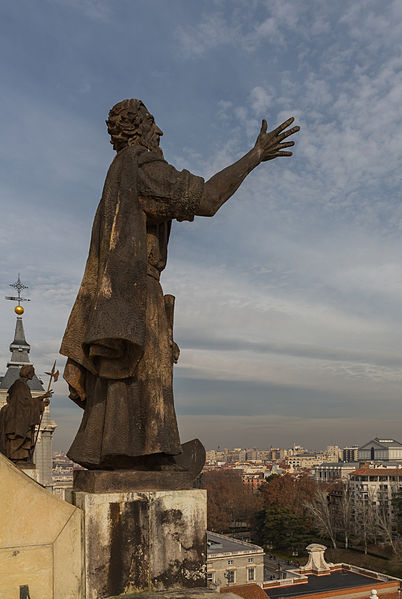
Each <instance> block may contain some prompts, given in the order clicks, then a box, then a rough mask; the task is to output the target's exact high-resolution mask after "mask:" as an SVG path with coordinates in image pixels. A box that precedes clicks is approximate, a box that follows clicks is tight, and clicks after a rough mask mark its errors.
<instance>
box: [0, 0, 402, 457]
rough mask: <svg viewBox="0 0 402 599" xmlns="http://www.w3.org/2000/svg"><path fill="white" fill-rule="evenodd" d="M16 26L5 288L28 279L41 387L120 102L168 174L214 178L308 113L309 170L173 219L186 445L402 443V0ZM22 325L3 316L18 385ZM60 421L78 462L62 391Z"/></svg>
mask: <svg viewBox="0 0 402 599" xmlns="http://www.w3.org/2000/svg"><path fill="white" fill-rule="evenodd" d="M0 29H1V35H0V52H1V56H2V61H1V64H0V77H1V79H0V80H1V88H0V98H1V111H0V119H1V132H2V136H1V143H0V201H1V215H2V217H1V222H0V251H1V255H2V260H1V264H0V286H1V289H2V290H3V293H2V295H8V294H9V292H10V290H9V288H8V284H9V283H11V282H13V281H15V279H16V277H17V273H18V272H20V273H21V278H22V280H23V281H24V282H26V283H27V284H28V285H29V286H30V289H29V294H30V297H31V299H32V301H31V303H29V304H27V305H26V306H25V307H26V313H25V316H24V323H25V329H26V334H27V338H28V341H29V342H30V343H31V345H32V351H31V355H32V359H33V361H34V363H35V365H36V366H37V370H38V371H39V372H44V371H45V370H47V369H48V367H49V365H50V364H51V363H52V361H53V360H54V358H55V357H56V355H57V352H58V347H59V344H60V339H61V337H62V335H63V332H64V327H65V324H66V320H67V318H68V315H69V311H70V309H71V306H72V303H73V301H74V298H75V295H76V292H77V289H78V286H79V283H80V280H81V276H82V271H83V267H84V264H85V260H86V256H87V251H88V244H89V236H90V229H91V225H92V219H93V215H94V212H95V210H96V206H97V203H98V200H99V198H100V196H101V192H102V186H103V181H104V177H105V174H106V170H107V168H108V165H109V163H110V162H111V160H112V158H113V150H112V148H111V146H110V144H109V138H108V136H107V133H106V128H105V125H104V120H105V118H106V117H107V112H108V110H109V109H110V108H111V106H112V105H113V104H115V103H116V102H117V101H119V100H122V99H124V98H130V97H136V98H141V99H142V100H143V101H144V102H145V104H146V105H147V107H148V108H149V110H150V111H151V112H152V113H153V114H154V115H155V118H156V121H157V123H158V124H159V125H160V126H161V128H162V130H163V131H164V137H163V138H162V140H161V145H162V147H163V150H164V154H165V158H166V159H167V160H168V161H169V162H170V163H172V164H174V165H175V166H176V167H177V168H179V169H181V168H188V169H189V170H190V171H191V172H193V173H195V174H199V175H201V176H203V177H205V178H206V179H207V178H208V177H210V176H211V175H212V174H213V173H214V172H216V171H217V170H219V169H221V168H223V167H224V166H227V165H228V164H230V163H231V162H233V161H235V160H237V159H238V158H239V157H240V156H241V155H242V154H244V153H245V152H247V151H248V150H249V149H250V147H251V146H252V144H253V143H254V140H255V137H256V136H257V134H258V131H259V127H260V123H261V119H262V118H266V119H267V121H268V125H269V126H272V127H274V126H276V125H277V124H278V123H279V122H281V121H282V120H284V119H285V118H287V117H288V116H295V117H296V121H297V123H298V124H299V125H301V127H302V130H301V132H300V133H299V134H298V135H297V136H296V140H297V143H296V146H295V149H294V156H293V157H292V158H291V159H278V160H276V161H273V162H269V163H265V164H263V165H261V166H260V167H258V168H257V169H256V170H255V171H254V172H253V173H252V174H251V175H250V176H249V178H248V179H247V181H246V182H245V184H244V185H243V186H242V187H241V189H240V190H239V191H238V192H237V193H236V195H235V196H234V197H233V198H232V199H231V200H230V201H229V202H228V203H227V204H226V205H225V206H224V207H223V208H222V209H221V210H220V211H219V212H218V214H217V215H216V216H215V217H214V218H213V219H207V218H197V219H196V220H195V221H194V222H193V223H175V224H174V227H173V233H172V237H171V243H170V246H169V261H168V267H167V269H166V271H165V273H164V274H163V278H162V284H163V287H164V290H165V292H169V293H173V294H174V295H175V296H176V316H175V323H176V332H175V336H176V340H177V342H178V343H179V345H180V346H181V350H182V353H181V359H180V363H179V365H178V366H177V367H176V370H175V397H176V408H177V412H178V419H179V425H180V429H181V433H182V439H183V441H185V440H187V439H189V438H192V437H195V436H198V437H199V438H200V439H201V440H202V441H203V442H204V443H205V444H206V445H207V446H208V447H214V446H216V445H217V444H218V443H220V444H221V445H223V446H229V447H230V446H234V445H235V446H255V445H257V446H260V447H269V446H270V445H273V446H276V445H280V446H286V445H290V444H291V443H292V442H293V441H294V442H296V443H301V444H304V445H305V446H307V447H323V446H326V445H327V444H333V443H339V444H341V445H342V444H351V443H363V442H365V441H366V440H367V439H369V438H372V437H373V436H375V435H380V436H381V435H386V436H387V437H388V436H391V437H392V436H393V437H395V438H397V439H399V440H401V439H402V401H401V400H402V397H401V395H402V385H401V382H402V346H401V340H402V267H401V256H402V238H401V228H402V203H401V195H402V180H401V179H402V170H401V164H402V133H401V124H402V111H401V105H402V53H401V45H400V40H401V38H402V5H401V3H400V2H397V1H395V2H392V1H387V2H382V3H379V2H374V1H371V0H367V1H366V0H356V1H355V2H350V3H349V2H341V1H336V0H335V1H331V2H322V1H321V0H316V1H313V0H306V1H305V2H299V1H298V0H281V1H276V0H271V1H266V0H248V1H247V2H244V0H208V1H207V0H198V1H197V2H196V1H191V0H190V1H189V0H169V1H168V2H167V1H166V0H146V1H143V0H115V1H111V0H108V1H104V0H38V1H37V2H32V1H31V0H19V2H15V3H11V2H7V3H2V5H1V7H0ZM13 330H14V315H13V312H12V305H11V303H10V302H6V301H2V302H1V303H0V339H1V340H2V342H1V344H0V369H1V370H2V371H4V370H5V367H6V362H7V360H8V357H9V352H8V344H9V342H10V341H11V339H12V335H13ZM62 363H63V360H62V358H61V357H60V360H59V364H60V365H62ZM52 414H53V417H54V418H55V420H56V421H57V423H58V430H57V433H56V438H55V445H56V447H58V448H67V447H68V444H69V442H70V441H71V439H72V437H73V434H74V429H75V428H76V427H77V426H78V422H79V419H80V410H79V408H76V407H75V405H74V404H72V402H70V401H69V400H68V399H67V389H66V386H65V385H64V383H62V382H60V383H58V384H57V387H56V394H55V397H54V399H53V408H52Z"/></svg>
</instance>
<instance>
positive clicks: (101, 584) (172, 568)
mask: <svg viewBox="0 0 402 599" xmlns="http://www.w3.org/2000/svg"><path fill="white" fill-rule="evenodd" d="M71 500H72V503H73V504H74V505H76V506H77V507H80V508H81V509H82V510H83V511H84V549H85V562H86V572H85V577H86V599H104V598H107V597H110V596H113V595H119V594H121V593H128V592H134V591H136V592H138V591H146V590H165V589H174V588H191V587H203V586H205V584H206V491H204V490H202V489H191V490H185V491H144V492H139V491H138V492H120V493H86V492H84V491H75V490H74V491H72V498H71Z"/></svg>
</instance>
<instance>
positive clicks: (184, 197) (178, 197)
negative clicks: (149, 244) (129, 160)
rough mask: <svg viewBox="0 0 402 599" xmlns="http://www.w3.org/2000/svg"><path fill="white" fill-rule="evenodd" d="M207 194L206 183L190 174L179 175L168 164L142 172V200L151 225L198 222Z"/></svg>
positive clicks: (141, 169)
mask: <svg viewBox="0 0 402 599" xmlns="http://www.w3.org/2000/svg"><path fill="white" fill-rule="evenodd" d="M203 194H204V179H203V178H202V177H197V176H196V175H193V174H191V173H190V172H189V171H187V170H183V171H177V170H176V169H175V168H174V166H171V165H170V164H168V163H167V162H165V161H164V160H158V161H154V162H147V163H145V164H142V165H141V166H139V168H138V197H139V201H140V205H141V207H142V209H143V210H144V212H145V213H146V215H147V217H148V219H149V220H151V221H155V222H161V221H164V220H172V219H177V220H179V221H182V220H190V221H191V220H194V216H195V214H197V210H198V207H199V205H200V201H201V198H202V196H203Z"/></svg>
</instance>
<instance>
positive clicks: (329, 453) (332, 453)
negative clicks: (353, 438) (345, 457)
mask: <svg viewBox="0 0 402 599" xmlns="http://www.w3.org/2000/svg"><path fill="white" fill-rule="evenodd" d="M341 456H342V450H341V449H339V446H338V445H328V447H327V449H326V450H325V452H324V457H325V461H326V462H339V460H340V458H341Z"/></svg>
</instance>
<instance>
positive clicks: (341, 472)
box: [314, 462, 360, 483]
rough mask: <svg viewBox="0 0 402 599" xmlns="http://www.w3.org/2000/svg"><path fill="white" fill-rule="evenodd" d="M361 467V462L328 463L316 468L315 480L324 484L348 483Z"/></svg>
mask: <svg viewBox="0 0 402 599" xmlns="http://www.w3.org/2000/svg"><path fill="white" fill-rule="evenodd" d="M359 465H360V464H359V462H329V463H328V462H326V463H324V464H320V465H319V466H316V467H315V468H314V478H315V480H318V481H320V482H323V483H330V482H334V481H347V480H348V478H349V474H351V473H352V472H354V471H355V470H357V469H358V468H359Z"/></svg>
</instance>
